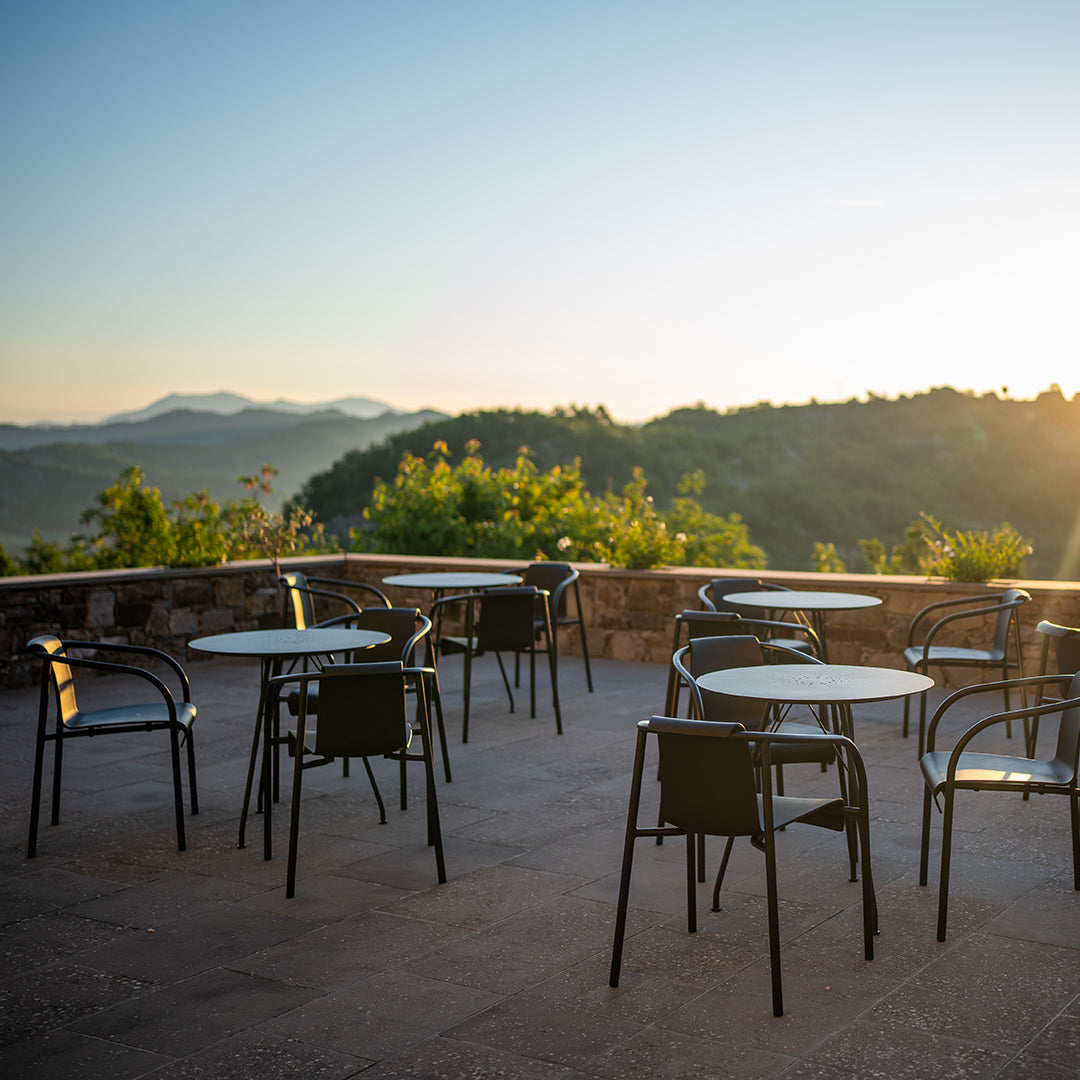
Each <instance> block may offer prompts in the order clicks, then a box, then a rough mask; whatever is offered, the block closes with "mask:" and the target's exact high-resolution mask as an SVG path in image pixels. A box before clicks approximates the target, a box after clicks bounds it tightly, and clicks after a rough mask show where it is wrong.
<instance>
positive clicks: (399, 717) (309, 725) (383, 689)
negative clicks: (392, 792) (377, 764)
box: [271, 660, 446, 897]
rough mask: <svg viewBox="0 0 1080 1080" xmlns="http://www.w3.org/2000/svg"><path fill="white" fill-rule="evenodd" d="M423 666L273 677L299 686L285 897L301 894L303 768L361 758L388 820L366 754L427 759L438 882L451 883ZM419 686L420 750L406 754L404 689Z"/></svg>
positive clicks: (280, 686) (408, 730) (277, 684)
mask: <svg viewBox="0 0 1080 1080" xmlns="http://www.w3.org/2000/svg"><path fill="white" fill-rule="evenodd" d="M426 674H427V673H426V672H425V670H424V669H422V668H407V667H405V666H404V665H403V664H402V663H401V661H400V660H399V661H396V662H389V663H381V664H333V665H331V666H329V667H327V668H324V669H323V670H322V671H317V672H298V673H294V674H291V675H278V676H276V677H274V678H273V679H271V683H272V685H273V686H274V688H275V690H284V689H285V688H286V687H288V686H289V685H291V684H293V683H295V684H296V686H297V688H298V690H299V700H298V709H297V724H296V727H295V728H294V729H292V730H291V731H290V732H289V734H288V740H289V753H290V755H292V757H293V790H292V813H291V816H290V820H289V862H288V872H287V878H286V884H285V895H286V896H288V897H291V896H293V895H295V891H296V856H297V848H298V844H299V832H300V805H301V786H302V778H303V774H304V770H306V769H310V768H315V767H318V766H320V765H328V764H329V763H330V762H332V761H333V760H334V759H335V758H336V757H358V758H362V759H363V761H364V767H365V768H366V769H367V773H368V778H369V780H370V781H371V786H372V790H373V791H374V793H375V799H376V801H377V802H378V805H379V820H380V821H381V822H385V821H386V807H385V805H384V804H383V800H382V796H381V794H380V793H379V786H378V784H377V783H376V781H375V775H374V773H373V772H372V770H371V766H370V763H369V762H368V758H370V757H374V756H376V755H382V756H384V757H389V758H394V759H396V760H401V761H402V762H403V763H404V762H406V761H422V762H423V764H424V778H425V783H426V790H427V825H428V843H429V844H430V845H432V846H434V848H435V866H436V872H437V874H438V879H439V881H440V882H445V881H446V863H445V860H444V857H443V842H442V829H441V827H440V824H439V804H438V798H437V795H436V792H435V768H434V762H433V755H432V750H431V741H432V740H431V713H430V710H429V702H428V699H427V695H426V693H425V691H424V686H425V675H426ZM410 684H411V685H412V686H413V687H415V690H416V715H417V719H418V721H419V724H418V727H419V735H420V742H421V752H420V753H419V754H415V753H412V754H410V753H409V752H408V748H409V745H410V743H411V740H412V736H413V729H412V725H411V722H410V719H409V706H408V699H407V697H406V691H407V689H408V687H409V685H410ZM313 686H317V687H318V688H319V702H318V713H317V715H316V714H315V712H314V710H313V708H312V703H311V689H312V687H313Z"/></svg>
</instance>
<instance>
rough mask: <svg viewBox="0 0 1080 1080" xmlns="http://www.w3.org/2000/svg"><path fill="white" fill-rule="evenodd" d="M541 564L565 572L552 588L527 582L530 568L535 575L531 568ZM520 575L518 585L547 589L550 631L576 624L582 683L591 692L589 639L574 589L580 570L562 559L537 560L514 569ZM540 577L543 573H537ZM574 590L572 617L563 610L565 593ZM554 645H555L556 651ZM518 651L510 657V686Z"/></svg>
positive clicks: (578, 596)
mask: <svg viewBox="0 0 1080 1080" xmlns="http://www.w3.org/2000/svg"><path fill="white" fill-rule="evenodd" d="M537 567H541V568H542V569H543V570H546V571H552V572H553V571H555V570H556V569H557V568H562V569H563V570H564V572H565V575H566V576H565V577H564V578H563V579H562V580H561V581H559V582H558V583H557V584H556V585H555V587H554V588H551V587H550V586H549V585H545V584H538V583H537V582H536V581H530V580H529V577H530V571H531V572H532V573H533V574H535V573H536V570H535V568H537ZM518 572H519V573H520V574H521V575H522V584H524V585H535V586H536V587H537V588H539V589H547V591H548V593H549V599H548V611H549V613H550V616H551V632H552V633H553V634H555V635H556V636H557V635H558V633H559V627H560V626H576V627H577V628H578V632H579V633H580V634H581V655H582V658H583V659H584V661H585V683H586V685H587V686H588V688H589V693H590V694H591V693H592V692H593V678H592V669H591V668H590V667H589V642H588V638H587V636H586V633H585V614H584V611H583V610H582V607H581V590H580V589H579V588H578V581H579V580H580V578H581V572H580V571H579V570H578V569H577V567H575V566H572V565H571V564H570V563H564V562H548V561H546V560H541V561H539V562H533V563H529V565H528V566H525V567H522V568H521V570H520V571H518ZM541 576H543V574H542V572H541ZM571 587H572V588H573V590H574V604H575V607H576V610H577V615H576V616H572V615H570V614H569V611H568V609H567V600H566V595H567V591H568V590H569V589H570V588H571ZM540 624H541V618H540V617H539V616H538V617H537V633H541V632H542V627H541V625H540ZM557 649H558V647H557V646H556V651H557ZM520 655H521V654H520V653H519V654H517V656H516V657H515V660H514V686H519V685H520V683H519V681H518V667H519V665H518V662H517V661H518V659H519V658H520Z"/></svg>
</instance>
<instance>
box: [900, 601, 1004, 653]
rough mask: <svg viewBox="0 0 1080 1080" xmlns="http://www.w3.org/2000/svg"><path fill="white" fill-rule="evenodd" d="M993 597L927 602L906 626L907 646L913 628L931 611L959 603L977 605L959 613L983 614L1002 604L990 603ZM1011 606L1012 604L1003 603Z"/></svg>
mask: <svg viewBox="0 0 1080 1080" xmlns="http://www.w3.org/2000/svg"><path fill="white" fill-rule="evenodd" d="M992 599H993V597H989V596H955V597H953V598H952V599H951V600H936V601H935V602H934V603H932V604H927V605H926V607H924V608H923V609H922V610H921V611H917V612H916V613H915V618H914V619H912V620H911V624H910V625H909V626H908V639H907V644H908V648H911V646H912V645H914V644H915V630H916V627H917V626H918V625H919V623H920V622H922V620H923V619H924V618H925V617H926V616H927V615H929V614H930V613H931V612H932V611H939V610H940V609H941V608H948V607H959V606H960V605H961V604H968V605H977V607H973V608H972V610H971V611H970V612H961V614H969V615H973V616H974V615H984V614H985V613H986V612H987V611H998V610H1000V609H1001V607H1002V606H1003V605H1001V604H994V605H992V606H991V605H990V604H989V603H988V601H990V600H992ZM1005 606H1009V607H1011V606H1012V604H1009V605H1005Z"/></svg>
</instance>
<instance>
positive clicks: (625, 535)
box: [353, 440, 765, 569]
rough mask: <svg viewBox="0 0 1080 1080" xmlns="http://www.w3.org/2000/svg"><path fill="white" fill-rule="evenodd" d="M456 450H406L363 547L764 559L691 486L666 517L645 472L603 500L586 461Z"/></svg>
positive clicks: (379, 491)
mask: <svg viewBox="0 0 1080 1080" xmlns="http://www.w3.org/2000/svg"><path fill="white" fill-rule="evenodd" d="M449 456H450V454H449V449H448V448H447V446H446V444H445V443H444V442H442V441H440V442H437V443H435V445H434V446H433V447H432V452H431V455H430V458H429V459H424V458H420V457H416V456H415V455H413V454H409V453H407V454H405V455H404V457H403V458H402V459H401V462H400V464H399V465H398V472H397V476H396V477H395V478H394V481H393V483H392V484H387V483H385V482H382V481H380V482H379V483H378V484H376V486H375V490H374V492H373V493H372V498H371V502H370V503H369V505H368V507H367V509H366V510H365V512H364V517H365V519H366V521H367V522H368V527H367V528H366V529H364V530H362V531H359V532H357V533H354V536H353V542H354V546H355V549H356V550H364V551H380V552H386V553H389V554H426V555H474V556H486V557H488V558H506V559H518V558H519V559H534V558H543V559H551V558H557V559H561V560H567V561H575V562H606V563H609V564H610V565H612V566H624V567H628V568H631V569H648V568H650V567H655V566H676V565H685V564H686V563H687V562H689V561H690V557H689V555H688V553H689V552H692V553H693V557H694V559H695V561H694V565H711V566H740V567H747V568H750V567H754V568H758V567H764V565H765V553H764V552H763V551H762V550H761V549H760V548H757V547H755V546H754V545H752V544H751V543H750V538H749V534H748V532H747V529H746V526H745V525H744V524H743V523H742V521H741V520H740V519H739V518H738V516H737V515H734V514H733V515H732V516H731V518H729V519H725V518H721V517H717V516H716V515H714V514H708V513H706V512H705V511H704V510H703V509H702V508H701V507H700V506H699V505H698V504H697V503H696V502H695V501H694V500H693V499H691V498H689V496H688V494H686V493H685V492H684V493H683V494H682V496H681V497H680V498H678V499H676V500H675V502H674V504H673V507H672V511H671V512H670V513H669V514H667V515H665V514H663V513H661V512H660V511H659V510H658V509H657V507H656V506H655V504H654V502H653V499H652V497H651V496H649V495H648V494H647V491H646V489H647V483H646V480H645V475H644V473H643V472H642V470H641V469H635V470H634V474H633V477H632V479H631V480H630V482H629V483H628V484H627V485H626V487H625V488H623V490H622V492H621V493H620V494H615V493H614V492H608V493H606V494H605V495H604V496H603V497H601V498H595V497H594V496H592V495H590V493H589V492H588V491H587V490H586V489H585V486H584V482H583V481H582V478H581V468H580V462H579V461H575V462H574V463H573V464H572V465H556V466H555V467H554V468H552V469H551V470H549V471H548V472H541V471H540V470H539V469H538V468H537V466H536V464H535V462H534V461H533V460H532V457H531V454H530V452H529V449H528V447H524V446H523V447H521V448H520V449H519V451H518V456H517V460H516V461H515V463H514V465H513V467H511V468H506V469H498V470H492V469H490V468H488V467H487V466H486V465H484V463H483V459H482V457H481V456H480V445H479V443H478V442H476V440H471V441H470V442H469V443H467V444H466V447H465V456H464V458H463V459H462V460H461V461H460V462H459V463H458V464H457V465H451V464H450V461H449ZM696 482H697V481H695V483H696ZM703 483H704V478H703V477H701V478H700V484H701V485H703ZM687 490H690V489H689V488H688V489H687ZM698 490H700V488H699V489H698Z"/></svg>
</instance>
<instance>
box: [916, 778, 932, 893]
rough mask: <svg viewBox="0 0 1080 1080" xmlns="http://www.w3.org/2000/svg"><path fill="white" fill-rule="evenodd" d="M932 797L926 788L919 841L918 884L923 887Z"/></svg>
mask: <svg viewBox="0 0 1080 1080" xmlns="http://www.w3.org/2000/svg"><path fill="white" fill-rule="evenodd" d="M933 802H934V800H933V795H932V793H931V791H930V789H929V788H928V787H927V788H925V790H924V791H923V803H922V837H921V840H920V841H919V884H920V885H925V884H926V881H927V878H928V877H929V872H930V817H931V812H932V807H933Z"/></svg>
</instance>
